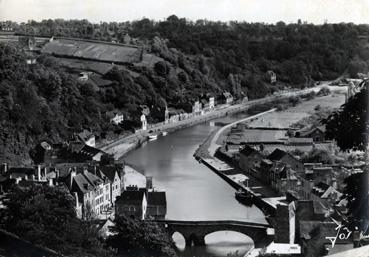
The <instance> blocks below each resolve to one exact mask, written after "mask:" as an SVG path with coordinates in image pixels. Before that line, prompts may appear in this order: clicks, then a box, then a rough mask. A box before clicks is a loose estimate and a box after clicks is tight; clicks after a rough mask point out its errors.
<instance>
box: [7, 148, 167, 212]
mask: <svg viewBox="0 0 369 257" xmlns="http://www.w3.org/2000/svg"><path fill="white" fill-rule="evenodd" d="M74 143H76V142H68V143H63V144H49V143H47V142H41V143H40V144H39V145H38V146H37V147H36V150H35V151H34V157H35V158H36V159H37V160H38V163H39V164H38V165H36V166H30V167H8V165H7V164H3V165H2V167H1V173H0V192H1V193H4V192H6V191H7V189H9V188H10V186H11V185H12V184H18V185H20V186H27V185H29V184H30V183H45V184H47V185H49V186H62V187H65V188H67V189H68V191H69V192H70V193H71V195H72V196H73V197H74V200H75V209H76V213H77V216H78V217H80V218H83V219H86V218H95V219H102V218H105V219H106V218H108V217H111V216H113V215H114V211H115V210H116V208H115V207H116V202H119V204H121V205H122V204H123V205H124V204H125V198H124V195H125V194H130V191H132V188H137V189H138V188H140V190H146V191H145V195H146V198H145V201H146V202H147V200H149V203H150V206H151V208H154V207H155V208H159V209H163V211H161V212H160V215H159V214H155V215H154V213H153V212H150V211H149V212H147V210H146V208H145V210H144V211H143V213H144V215H143V217H144V218H146V217H149V216H150V217H154V218H163V217H165V214H166V200H165V192H160V193H159V192H157V190H154V188H153V186H152V178H146V177H145V176H144V175H143V174H141V173H140V172H138V171H137V170H136V169H134V168H132V167H131V166H130V165H127V164H126V163H124V162H121V163H120V162H116V161H115V160H114V158H113V157H112V156H110V155H107V154H105V153H104V152H101V151H100V150H98V149H96V148H93V147H91V146H87V145H86V144H82V145H83V146H82V147H80V146H79V144H77V145H75V144H74ZM79 143H80V142H79ZM87 150H90V151H87ZM92 150H94V152H99V154H101V157H100V158H99V160H95V159H94V156H95V155H90V154H89V153H90V152H93V151H92ZM127 192H128V193H127ZM157 194H158V195H159V194H160V195H163V198H162V199H164V200H161V201H160V204H161V205H160V206H156V205H155V204H154V205H153V203H159V201H155V199H157V197H158V196H156V195H157ZM149 195H150V197H149ZM121 196H122V197H123V198H121ZM118 199H120V200H119V201H118ZM118 209H119V208H118ZM121 214H122V213H121ZM123 214H125V215H127V216H129V217H130V216H132V214H131V213H129V212H128V213H126V212H123ZM151 214H152V215H151ZM133 216H134V217H138V216H137V215H133Z"/></svg>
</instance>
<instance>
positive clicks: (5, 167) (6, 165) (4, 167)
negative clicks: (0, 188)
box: [1, 162, 8, 174]
mask: <svg viewBox="0 0 369 257" xmlns="http://www.w3.org/2000/svg"><path fill="white" fill-rule="evenodd" d="M7 172H8V163H6V162H4V163H3V166H2V167H1V174H6V173H7Z"/></svg>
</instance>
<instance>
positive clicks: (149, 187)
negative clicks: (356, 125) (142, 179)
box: [146, 177, 152, 189]
mask: <svg viewBox="0 0 369 257" xmlns="http://www.w3.org/2000/svg"><path fill="white" fill-rule="evenodd" d="M146 188H147V189H152V177H146Z"/></svg>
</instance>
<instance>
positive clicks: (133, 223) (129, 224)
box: [108, 216, 177, 257]
mask: <svg viewBox="0 0 369 257" xmlns="http://www.w3.org/2000/svg"><path fill="white" fill-rule="evenodd" d="M111 230H112V232H113V233H114V235H112V236H110V237H109V238H108V245H109V246H111V247H112V248H115V249H118V253H119V254H120V256H126V257H130V256H131V257H136V256H143V257H144V256H147V257H149V256H150V257H165V256H168V257H175V256H177V254H176V252H175V251H174V242H173V240H172V239H171V238H170V237H169V235H168V234H167V233H166V232H165V231H163V228H161V227H159V226H158V225H157V224H156V223H155V222H153V221H150V220H143V221H141V220H135V219H131V218H127V217H123V216H120V217H117V218H116V219H115V226H114V227H112V229H111Z"/></svg>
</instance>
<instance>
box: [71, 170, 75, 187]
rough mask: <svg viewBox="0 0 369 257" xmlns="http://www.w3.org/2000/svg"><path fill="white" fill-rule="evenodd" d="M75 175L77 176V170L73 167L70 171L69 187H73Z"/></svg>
mask: <svg viewBox="0 0 369 257" xmlns="http://www.w3.org/2000/svg"><path fill="white" fill-rule="evenodd" d="M75 176H76V171H75V170H74V169H72V170H71V172H70V184H69V188H72V184H73V178H74V177H75Z"/></svg>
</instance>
